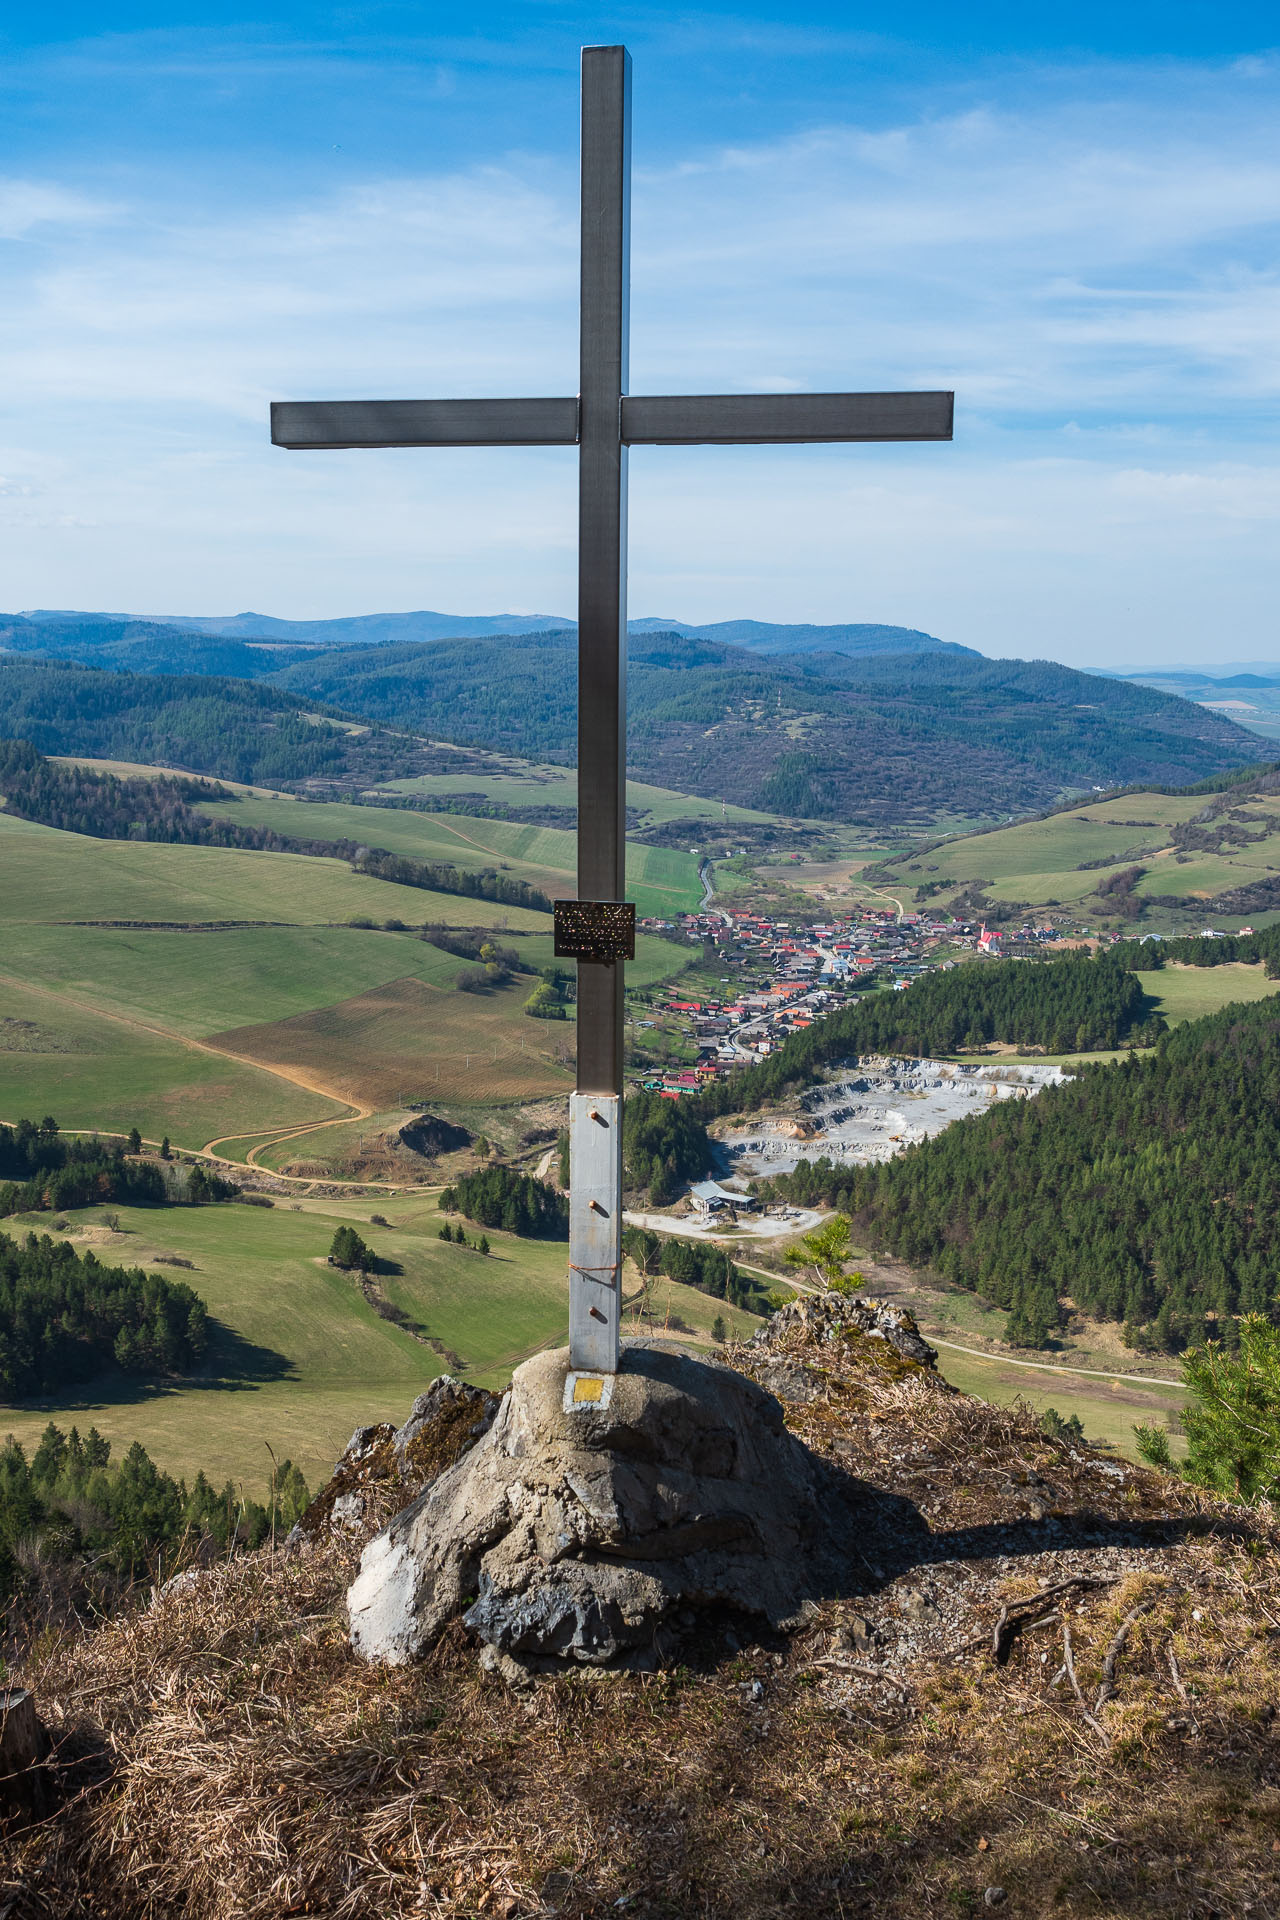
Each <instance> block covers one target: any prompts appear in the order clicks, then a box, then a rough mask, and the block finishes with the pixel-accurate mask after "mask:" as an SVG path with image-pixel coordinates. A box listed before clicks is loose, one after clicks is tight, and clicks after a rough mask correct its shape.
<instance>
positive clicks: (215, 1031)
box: [0, 797, 696, 1151]
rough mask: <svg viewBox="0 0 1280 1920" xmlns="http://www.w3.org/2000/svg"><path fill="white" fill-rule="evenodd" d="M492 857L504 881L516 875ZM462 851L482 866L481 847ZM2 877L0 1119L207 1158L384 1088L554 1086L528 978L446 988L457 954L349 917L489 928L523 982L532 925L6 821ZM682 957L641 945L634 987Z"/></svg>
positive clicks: (382, 1094) (557, 1062)
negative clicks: (502, 940)
mask: <svg viewBox="0 0 1280 1920" xmlns="http://www.w3.org/2000/svg"><path fill="white" fill-rule="evenodd" d="M236 804H237V805H241V804H253V803H252V802H248V803H236ZM261 805H262V806H263V807H264V808H268V809H269V808H273V807H274V808H279V809H280V810H281V811H282V812H284V811H287V810H289V809H294V810H296V811H297V812H299V813H304V814H305V815H306V816H307V820H308V822H309V821H310V820H311V817H312V816H313V815H314V814H319V813H327V812H329V811H330V809H328V808H326V807H320V806H316V807H304V806H303V805H302V804H301V803H299V802H296V801H291V800H288V799H283V798H279V797H277V798H276V799H274V800H269V801H263V802H261ZM336 811H337V812H339V813H340V814H343V815H345V814H348V813H349V814H351V815H354V816H356V819H357V821H358V822H359V823H360V824H362V825H365V826H366V830H367V826H368V824H370V823H372V822H375V821H376V822H378V824H379V825H381V823H382V821H386V822H387V823H388V824H389V825H390V826H392V827H393V828H394V827H400V828H402V829H403V830H405V832H406V843H407V844H410V845H413V846H414V849H415V851H421V852H422V853H423V854H424V855H426V854H427V853H428V852H435V851H437V850H438V851H439V852H445V851H446V842H445V841H444V839H442V838H441V837H440V836H439V835H438V834H437V840H436V843H435V845H434V846H432V847H430V848H428V846H427V845H426V844H425V843H424V842H414V841H412V840H411V839H409V836H410V835H412V834H413V832H414V831H415V829H417V828H418V823H419V822H421V823H422V825H421V831H422V832H423V833H425V834H427V835H430V834H432V832H433V831H435V829H436V823H435V821H434V820H433V818H432V817H429V816H421V815H417V814H410V813H405V812H402V811H393V810H384V812H383V813H382V814H381V815H379V814H378V813H377V811H376V810H375V809H371V808H361V807H350V808H339V809H337V810H336ZM442 824H443V826H444V827H445V828H451V827H453V825H454V821H453V819H452V818H450V817H444V818H443V822H442ZM457 825H458V827H459V828H460V829H461V832H462V833H463V834H469V833H470V830H471V828H472V827H473V826H475V827H476V829H477V833H478V835H486V836H487V835H489V834H491V833H494V837H495V838H500V837H501V830H502V829H504V828H505V830H506V832H507V834H508V835H509V836H510V838H511V840H512V841H519V842H520V844H521V845H522V847H523V849H524V851H525V852H526V854H528V853H530V852H534V853H539V852H545V851H546V849H547V848H548V847H550V849H551V850H552V851H553V852H554V853H555V854H556V856H557V857H560V855H561V853H562V848H563V843H564V842H565V841H566V840H567V839H568V836H566V835H564V834H561V833H557V832H555V831H554V830H550V829H544V828H533V827H521V826H510V825H508V823H505V822H494V821H488V820H481V821H474V822H473V821H472V820H471V819H470V818H468V817H464V816H459V817H458V820H457ZM495 830H498V831H497V832H496V833H495ZM370 837H372V836H370ZM508 850H509V851H511V852H512V854H513V858H512V860H511V861H510V862H509V864H510V865H511V866H512V868H513V870H516V871H519V872H521V873H522V874H524V873H530V872H532V871H533V870H534V869H533V866H532V863H531V862H530V861H529V860H528V859H526V860H524V861H521V862H519V863H517V860H516V858H515V857H514V856H515V847H514V845H509V849H508ZM449 857H452V850H451V849H449ZM638 859H639V861H640V862H641V863H642V864H647V870H648V871H649V873H650V874H651V875H652V876H654V878H655V882H658V883H660V882H661V881H663V880H664V879H670V878H672V876H674V886H675V890H676V894H677V897H679V893H680V891H681V890H682V889H683V890H684V891H688V890H689V888H688V872H689V871H690V870H694V869H696V862H695V861H693V860H692V859H691V858H690V857H689V856H688V855H687V854H684V855H677V854H673V853H671V852H669V851H667V850H664V849H661V848H642V849H639V850H638ZM475 860H476V864H484V865H490V864H494V862H493V860H492V859H491V857H489V856H488V855H487V854H486V853H484V852H482V851H481V849H480V847H477V848H476V849H475ZM0 876H2V879H3V884H2V885H0V930H2V931H0V938H2V940H3V954H2V957H0V1116H7V1117H10V1118H17V1117H19V1116H20V1115H22V1114H27V1113H34V1114H36V1115H37V1117H38V1116H39V1115H41V1114H44V1113H48V1112H52V1113H53V1114H54V1115H55V1117H56V1118H57V1119H58V1120H59V1122H60V1123H61V1124H62V1125H64V1126H68V1127H89V1126H95V1125H96V1126H102V1127H108V1128H113V1129H126V1128H128V1127H129V1126H131V1125H134V1124H136V1125H137V1126H139V1127H140V1128H141V1130H142V1132H143V1133H144V1135H145V1136H146V1137H147V1138H149V1139H154V1140H158V1139H160V1138H161V1137H162V1136H163V1135H164V1134H166V1133H167V1134H168V1135H169V1136H170V1137H171V1139H172V1140H173V1141H174V1143H175V1145H181V1146H184V1147H203V1146H205V1145H207V1144H209V1143H210V1142H212V1141H214V1140H223V1139H226V1138H228V1137H230V1136H241V1135H243V1136H246V1137H248V1138H252V1139H261V1138H262V1137H263V1136H266V1135H268V1134H270V1133H272V1132H282V1131H284V1130H286V1129H290V1128H294V1127H303V1126H306V1125H308V1124H312V1123H314V1124H317V1125H322V1124H323V1125H325V1126H326V1128H327V1127H328V1126H329V1123H331V1122H333V1121H335V1120H341V1119H343V1118H344V1117H345V1115H346V1107H347V1104H348V1103H350V1104H354V1105H355V1106H356V1107H358V1108H359V1109H360V1112H361V1118H362V1120H363V1119H368V1118H370V1116H371V1115H372V1114H374V1113H379V1114H383V1113H385V1112H386V1110H387V1109H389V1108H392V1107H395V1106H397V1105H398V1104H399V1103H400V1100H401V1098H402V1097H407V1098H414V1099H421V1098H425V1097H440V1098H453V1099H455V1100H461V1101H464V1102H465V1103H467V1104H471V1105H474V1104H476V1103H484V1102H485V1101H491V1100H500V1101H512V1100H529V1099H536V1098H539V1097H542V1096H545V1095H547V1094H553V1093H555V1094H558V1093H563V1092H564V1091H566V1090H567V1088H568V1087H569V1085H570V1084H571V1075H570V1073H569V1071H568V1069H567V1067H566V1065H565V1064H564V1061H563V1059H562V1057H561V1056H562V1055H563V1054H564V1052H565V1044H566V1040H567V1039H568V1038H569V1037H571V1034H572V1028H571V1027H570V1026H568V1025H566V1024H563V1023H560V1024H557V1023H550V1022H546V1021H533V1020H529V1019H527V1018H526V1017H525V1016H524V1014H523V1011H522V1009H523V1003H524V1000H525V999H526V998H527V995H528V990H529V982H528V978H527V976H526V977H524V978H523V979H521V978H517V979H516V981H514V982H513V983H512V984H510V985H508V986H505V987H502V988H500V989H498V990H497V991H495V992H493V993H491V994H488V995H481V996H476V995H468V994H461V993H459V992H458V991H457V989H456V981H457V979H458V976H459V974H460V973H461V972H462V971H463V969H464V967H465V964H466V963H465V961H463V960H460V959H459V958H458V957H457V956H456V955H454V954H449V953H444V952H442V951H440V949H438V948H436V947H434V946H432V945H430V944H428V943H426V942H424V941H422V940H420V939H418V938H417V937H416V935H415V934H413V933H410V932H395V931H385V930H383V929H382V928H381V926H380V925H379V926H376V927H354V926H351V925H348V924H345V923H346V922H348V921H349V920H351V919H352V918H365V919H368V920H372V921H375V922H378V923H380V922H382V921H384V920H389V919H398V920H401V921H404V922H406V923H408V924H421V923H422V922H424V921H428V920H430V921H439V922H443V923H445V924H446V925H452V926H471V927H475V926H479V927H482V928H488V927H492V928H494V929H495V930H505V933H506V935H507V938H508V940H511V941H514V944H515V946H516V948H517V950H518V952H519V955H520V960H521V964H522V966H524V967H525V968H526V969H527V971H528V972H529V973H532V972H533V971H534V970H536V968H538V967H540V966H545V965H546V964H547V963H548V962H549V961H550V959H551V957H552V948H551V934H550V922H549V918H548V916H547V915H546V914H543V913H537V912H533V911H530V910H528V909H525V908H519V907H501V906H497V905H494V904H493V903H491V902H489V901H485V900H473V899H470V898H466V897H461V896H457V895H452V894H440V893H434V892H430V891H427V890H423V889H420V888H416V887H401V886H395V885H391V884H388V883H387V882H384V881H380V880H372V879H369V878H367V877H365V876H362V875H358V874H355V873H352V872H351V871H350V869H349V868H348V867H347V866H346V865H345V863H343V862H341V861H337V860H329V859H316V858H312V857H309V856H306V855H300V854H285V853H259V852H245V851H240V850H233V849H226V848H216V847H191V846H181V845H170V844H165V843H151V842H136V841H125V840H97V839H92V838H90V837H88V836H87V835H83V834H75V833H65V832H60V831H58V830H56V829H54V828H50V827H43V826H38V825H34V824H32V823H30V822H28V821H24V820H20V819H17V818H16V817H14V816H13V815H12V814H8V813H6V812H4V811H3V810H0ZM655 891H656V894H657V897H658V898H666V897H667V896H666V895H665V894H664V893H663V892H662V890H661V887H660V885H659V886H657V887H656V889H655ZM237 923H241V924H237ZM687 959H688V956H687V954H686V953H684V952H683V951H682V950H681V949H680V948H678V947H675V946H672V945H670V944H669V943H667V942H664V941H659V940H655V939H652V938H648V937H643V936H642V938H641V940H640V942H639V944H638V950H637V958H636V963H635V966H634V968H633V969H632V972H631V979H632V981H633V984H635V985H638V986H644V985H650V984H652V983H653V982H655V981H657V980H660V979H663V978H665V977H667V976H669V975H670V974H672V973H674V972H677V971H679V969H680V968H681V967H682V966H684V965H685V964H686V963H687ZM268 1069H270V1070H269V1071H268ZM388 1118H389V1116H388ZM314 1144H316V1145H317V1146H327V1145H328V1142H327V1141H326V1139H325V1138H324V1136H317V1139H316V1142H315V1143H314ZM337 1144H338V1143H337V1140H336V1139H335V1141H334V1145H335V1146H336V1145H337ZM227 1150H228V1151H232V1149H231V1148H230V1147H228V1149H227Z"/></svg>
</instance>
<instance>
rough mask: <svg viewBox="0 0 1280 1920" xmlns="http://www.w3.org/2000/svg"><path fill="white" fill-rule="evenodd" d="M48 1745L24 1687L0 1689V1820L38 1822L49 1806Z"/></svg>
mask: <svg viewBox="0 0 1280 1920" xmlns="http://www.w3.org/2000/svg"><path fill="white" fill-rule="evenodd" d="M51 1752H52V1742H51V1741H50V1739H49V1735H48V1731H47V1730H46V1728H45V1725H44V1722H43V1721H42V1720H41V1719H40V1717H39V1715H38V1714H37V1713H36V1703H35V1698H34V1696H33V1695H32V1694H31V1693H30V1692H28V1690H27V1689H26V1688H25V1687H0V1819H4V1818H9V1817H12V1816H13V1815H15V1814H16V1815H19V1816H22V1815H25V1816H27V1817H29V1818H31V1819H39V1818H40V1817H41V1816H42V1815H44V1814H46V1813H48V1812H49V1810H50V1809H51V1807H52V1805H53V1800H54V1791H53V1773H52V1770H51V1768H50V1766H49V1757H50V1754H51Z"/></svg>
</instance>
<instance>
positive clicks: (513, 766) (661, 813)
mask: <svg viewBox="0 0 1280 1920" xmlns="http://www.w3.org/2000/svg"><path fill="white" fill-rule="evenodd" d="M493 758H494V762H495V765H498V766H500V767H501V770H500V771H497V772H493V773H481V774H477V773H475V772H471V773H429V774H420V775H418V776H417V777H416V778H414V779H410V780H388V781H387V782H386V785H385V787H382V788H380V789H377V791H380V792H384V793H416V794H424V795H426V796H428V797H430V796H431V795H433V794H439V795H440V797H441V798H442V799H448V798H452V797H456V796H457V795H459V794H463V795H466V796H467V797H468V798H474V797H482V798H484V799H485V800H492V801H495V802H497V803H499V804H502V805H506V806H509V807H576V806H577V804H578V777H577V774H576V773H575V771H574V769H573V768H572V767H558V766H552V765H549V764H548V765H542V764H539V763H537V762H533V761H525V760H510V761H508V762H506V763H505V764H503V763H502V762H500V761H499V759H498V756H493ZM627 805H628V806H630V807H635V808H637V809H638V810H639V812H640V813H641V814H643V815H644V817H645V822H646V824H649V825H653V826H657V825H660V824H661V823H662V822H664V821H667V820H713V821H714V820H720V819H722V818H723V819H725V820H755V821H761V822H772V821H774V819H775V817H776V816H775V815H773V814H771V813H757V812H756V811H755V810H754V809H753V808H751V807H731V806H722V804H721V802H720V801H719V800H700V799H699V798H698V797H697V796H696V795H695V794H691V793H676V792H675V791H673V790H672V789H671V788H670V787H651V786H648V785H646V783H645V782H644V781H643V780H628V782H627Z"/></svg>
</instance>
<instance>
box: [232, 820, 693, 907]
mask: <svg viewBox="0 0 1280 1920" xmlns="http://www.w3.org/2000/svg"><path fill="white" fill-rule="evenodd" d="M201 810H202V811H203V812H205V813H211V814H216V815H217V816H219V817H220V818H222V819H226V820H231V821H234V822H236V823H237V824H239V825H244V826H261V827H270V828H271V829H272V830H273V831H274V832H276V833H279V834H287V835H291V836H292V837H294V838H296V839H310V840H354V841H357V842H359V843H360V844H362V845H365V846H372V847H385V848H386V849H387V850H388V851H389V852H391V853H398V854H403V855H404V856H405V857H406V858H408V859H412V860H434V861H449V862H451V863H452V864H453V865H455V866H457V867H460V868H463V869H465V870H468V871H475V870H477V869H480V868H485V867H501V868H503V869H507V870H509V871H510V872H511V873H512V874H513V876H514V877H515V878H517V879H519V880H525V881H527V882H528V884H529V885H530V886H533V887H540V888H541V889H542V890H543V892H545V893H548V894H550V895H551V896H552V897H553V898H554V897H555V896H556V895H567V894H571V893H573V892H574V891H575V886H576V873H577V857H578V856H577V837H576V835H574V834H573V833H569V832H566V831H565V830H564V829H563V828H560V827H537V826H524V825H521V824H520V823H518V822H515V821H511V820H484V819H476V818H474V817H473V816H472V815H470V814H443V813H441V814H435V813H411V812H408V811H407V810H406V809H404V808H397V807H376V806H360V807H354V806H344V805H341V804H338V803H336V802H333V803H331V802H317V801H302V800H295V799H293V798H292V797H291V796H289V795H287V794H281V795H278V796H276V797H275V798H272V799H262V798H259V797H256V796H255V797H253V798H249V797H245V798H243V799H240V800H233V801H220V802H215V803H212V804H209V805H206V806H204V807H202V809H201ZM627 898H628V899H629V900H634V901H635V903H636V906H637V908H638V910H639V911H640V912H641V913H642V914H653V915H661V914H671V913H683V912H685V911H687V910H688V909H689V908H691V907H696V906H697V904H698V902H699V900H700V899H701V898H702V888H701V886H700V885H699V882H698V862H697V860H696V859H695V858H694V857H693V855H691V854H689V853H687V852H680V851H678V850H676V849H673V848H669V847H646V846H637V845H632V846H629V847H628V849H627Z"/></svg>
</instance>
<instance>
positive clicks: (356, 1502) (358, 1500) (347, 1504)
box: [329, 1493, 364, 1527]
mask: <svg viewBox="0 0 1280 1920" xmlns="http://www.w3.org/2000/svg"><path fill="white" fill-rule="evenodd" d="M329 1517H330V1520H331V1522H332V1524H333V1525H334V1526H335V1527H358V1526H359V1525H360V1522H361V1521H362V1520H363V1519H364V1495H363V1494H362V1493H340V1494H338V1495H337V1497H336V1499H335V1500H334V1503H333V1505H332V1507H331V1508H330V1509H329Z"/></svg>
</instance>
